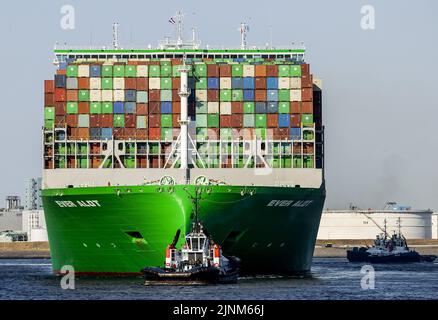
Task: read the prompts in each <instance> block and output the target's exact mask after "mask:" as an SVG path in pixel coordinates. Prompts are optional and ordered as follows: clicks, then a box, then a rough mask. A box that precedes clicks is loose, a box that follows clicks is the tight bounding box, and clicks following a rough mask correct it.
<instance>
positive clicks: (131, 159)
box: [123, 156, 135, 169]
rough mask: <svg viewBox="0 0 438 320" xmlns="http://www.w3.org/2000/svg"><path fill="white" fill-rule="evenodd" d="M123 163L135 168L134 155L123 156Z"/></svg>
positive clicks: (129, 167)
mask: <svg viewBox="0 0 438 320" xmlns="http://www.w3.org/2000/svg"><path fill="white" fill-rule="evenodd" d="M123 165H124V166H125V168H128V169H132V168H135V157H129V156H128V157H125V159H123Z"/></svg>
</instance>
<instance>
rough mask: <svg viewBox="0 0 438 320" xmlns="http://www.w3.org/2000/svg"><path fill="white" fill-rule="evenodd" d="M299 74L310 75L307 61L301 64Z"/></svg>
mask: <svg viewBox="0 0 438 320" xmlns="http://www.w3.org/2000/svg"><path fill="white" fill-rule="evenodd" d="M301 75H306V76H308V75H310V65H309V64H308V63H303V64H302V65H301Z"/></svg>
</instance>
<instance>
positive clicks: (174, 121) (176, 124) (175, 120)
mask: <svg viewBox="0 0 438 320" xmlns="http://www.w3.org/2000/svg"><path fill="white" fill-rule="evenodd" d="M179 119H180V115H179V114H173V115H172V127H174V128H179V127H180V124H179Z"/></svg>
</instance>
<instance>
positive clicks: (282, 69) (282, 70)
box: [278, 64, 290, 77]
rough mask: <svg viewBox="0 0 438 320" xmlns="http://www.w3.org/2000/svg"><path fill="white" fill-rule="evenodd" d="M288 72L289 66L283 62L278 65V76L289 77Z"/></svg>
mask: <svg viewBox="0 0 438 320" xmlns="http://www.w3.org/2000/svg"><path fill="white" fill-rule="evenodd" d="M289 74H290V66H288V65H284V64H283V65H280V66H278V76H279V77H289Z"/></svg>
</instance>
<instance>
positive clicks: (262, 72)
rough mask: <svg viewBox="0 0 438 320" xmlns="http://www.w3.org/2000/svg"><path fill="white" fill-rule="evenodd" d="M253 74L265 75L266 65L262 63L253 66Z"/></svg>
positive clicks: (257, 75)
mask: <svg viewBox="0 0 438 320" xmlns="http://www.w3.org/2000/svg"><path fill="white" fill-rule="evenodd" d="M255 76H256V77H266V66H265V65H263V64H260V65H256V66H255Z"/></svg>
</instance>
